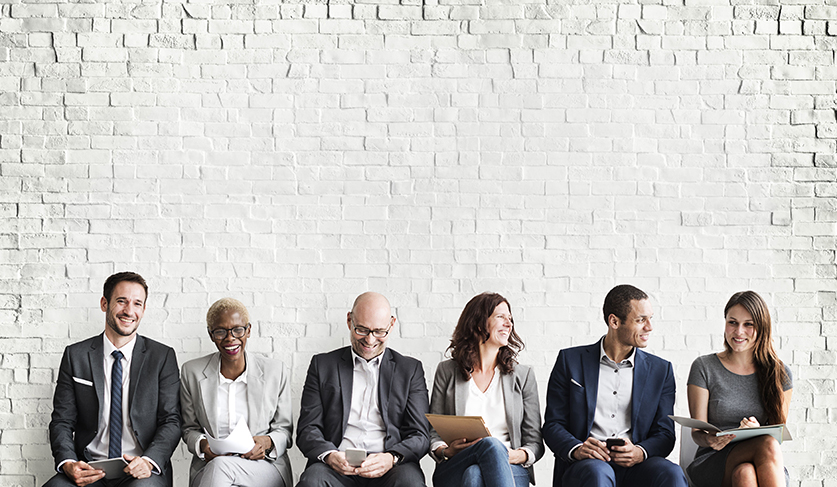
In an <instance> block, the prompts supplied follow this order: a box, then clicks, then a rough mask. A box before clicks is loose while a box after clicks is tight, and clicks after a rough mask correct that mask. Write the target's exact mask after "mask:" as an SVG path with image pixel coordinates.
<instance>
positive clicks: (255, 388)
mask: <svg viewBox="0 0 837 487" xmlns="http://www.w3.org/2000/svg"><path fill="white" fill-rule="evenodd" d="M244 360H245V362H244V363H245V364H246V367H247V418H248V420H249V421H247V423H248V426H249V427H250V432H251V433H252V434H256V430H257V429H258V428H256V427H255V426H257V425H260V424H264V421H262V418H261V414H260V413H261V412H262V411H261V410H262V408H260V407H259V406H260V405H261V401H262V394H263V391H264V371H263V370H262V368H261V364H260V363H259V362H258V361H256V360H255V359H253V357H251V356H249V355H247V353H246V352H245V353H244Z"/></svg>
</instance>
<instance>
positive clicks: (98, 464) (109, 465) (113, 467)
mask: <svg viewBox="0 0 837 487" xmlns="http://www.w3.org/2000/svg"><path fill="white" fill-rule="evenodd" d="M88 465H90V466H91V467H93V468H95V469H98V470H104V471H105V478H106V479H108V480H111V479H118V478H121V477H124V476H126V475H128V474H126V473H125V466H126V465H128V462H126V461H125V459H124V458H122V457H119V458H109V459H107V460H97V461H95V462H89V463H88Z"/></svg>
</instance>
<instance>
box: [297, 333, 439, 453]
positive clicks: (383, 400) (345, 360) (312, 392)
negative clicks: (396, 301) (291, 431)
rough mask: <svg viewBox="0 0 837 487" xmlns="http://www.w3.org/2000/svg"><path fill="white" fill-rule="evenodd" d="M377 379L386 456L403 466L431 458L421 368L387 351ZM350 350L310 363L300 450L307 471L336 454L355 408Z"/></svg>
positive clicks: (426, 407) (306, 382) (344, 348)
mask: <svg viewBox="0 0 837 487" xmlns="http://www.w3.org/2000/svg"><path fill="white" fill-rule="evenodd" d="M384 353H385V354H384V357H383V360H382V361H381V369H380V376H379V377H378V405H379V407H380V409H381V415H382V416H383V419H384V425H385V426H386V431H387V436H386V439H385V441H384V450H385V451H395V452H397V453H399V454H401V455H402V456H403V457H404V462H416V463H418V461H419V459H421V457H422V456H424V454H425V453H427V448H428V447H429V446H430V443H428V432H427V430H428V424H427V418H426V417H425V416H424V414H425V413H427V410H428V405H427V383H426V382H425V381H424V369H423V368H422V365H421V362H419V361H418V360H416V359H414V358H410V357H405V356H403V355H401V354H400V353H398V352H396V351H395V350H393V349H391V348H387V349H386V350H385V352H384ZM352 372H353V362H352V350H351V348H350V347H343V348H339V349H337V350H334V351H332V352H329V353H323V354H319V355H315V356H314V357H312V358H311V365H310V366H309V367H308V375H306V376H305V387H304V388H303V390H302V401H301V408H300V409H301V410H300V413H299V428H298V431H297V435H296V444H297V446H298V447H299V449H300V451H302V454H303V455H305V456H306V457H307V458H308V465H311V464H313V463H316V462H318V461H319V460H317V457H318V456H319V455H320V454H322V453H324V452H326V451H329V450H337V446H338V445H339V444H340V442H341V441H342V439H343V432H344V431H346V423H348V421H349V411H350V410H351V407H352V378H353V377H352Z"/></svg>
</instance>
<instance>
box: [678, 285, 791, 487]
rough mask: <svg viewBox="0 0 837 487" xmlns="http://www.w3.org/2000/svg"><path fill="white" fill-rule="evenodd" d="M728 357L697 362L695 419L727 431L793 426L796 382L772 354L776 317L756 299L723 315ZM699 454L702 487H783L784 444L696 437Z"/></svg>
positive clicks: (738, 299) (692, 378)
mask: <svg viewBox="0 0 837 487" xmlns="http://www.w3.org/2000/svg"><path fill="white" fill-rule="evenodd" d="M724 315H725V317H726V326H725V328H724V351H723V352H721V353H716V354H711V355H704V356H702V357H698V358H697V360H695V361H694V363H692V369H691V372H690V373H689V380H688V397H689V411H690V412H691V415H692V417H693V418H695V419H699V420H702V421H707V422H709V423H712V424H713V425H715V426H717V427H719V428H721V429H722V430H725V429H731V428H747V427H755V426H759V425H767V424H781V423H784V422H785V421H786V420H787V417H788V407H789V405H790V400H791V393H792V392H793V379H792V377H791V374H790V369H789V368H788V367H787V366H786V365H785V364H784V363H782V361H781V360H779V357H778V356H777V354H776V351H775V350H774V349H773V339H772V336H771V323H770V312H769V310H768V308H767V304H766V303H765V302H764V300H763V299H762V298H761V296H759V295H758V294H756V293H754V292H753V291H744V292H739V293H735V294H733V296H732V297H731V298H730V300H729V302H728V303H727V305H726V307H725V308H724ZM692 438H694V440H695V443H697V444H698V446H699V447H700V448H699V449H698V451H697V454H696V455H695V461H694V462H692V464H691V465H689V467H688V469H687V470H688V473H689V478H690V480H691V481H692V484H693V485H695V486H697V487H710V486H711V487H718V486H722V487H730V486H733V487H739V486H742V487H743V486H758V487H784V486H785V485H786V484H787V481H788V479H787V473H786V470H785V469H784V464H783V461H782V450H781V449H780V448H779V443H778V442H777V441H776V440H775V439H774V438H773V437H772V436H769V435H765V436H759V437H756V438H752V439H750V440H744V441H740V442H736V443H731V441H732V440H733V439H734V438H735V436H734V435H728V436H715V434H714V433H708V432H706V431H703V430H692Z"/></svg>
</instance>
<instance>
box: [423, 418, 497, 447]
mask: <svg viewBox="0 0 837 487" xmlns="http://www.w3.org/2000/svg"><path fill="white" fill-rule="evenodd" d="M425 416H427V420H428V421H430V425H431V426H433V429H435V430H436V433H439V436H441V437H442V439H443V440H445V443H447V444H448V445H450V444H451V443H453V440H461V439H463V438H465V439H467V440H468V441H471V440H476V439H477V438H485V437H487V436H491V433H489V432H488V428H487V427H486V426H485V421H483V419H482V416H453V415H448V414H425Z"/></svg>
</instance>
